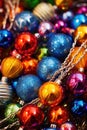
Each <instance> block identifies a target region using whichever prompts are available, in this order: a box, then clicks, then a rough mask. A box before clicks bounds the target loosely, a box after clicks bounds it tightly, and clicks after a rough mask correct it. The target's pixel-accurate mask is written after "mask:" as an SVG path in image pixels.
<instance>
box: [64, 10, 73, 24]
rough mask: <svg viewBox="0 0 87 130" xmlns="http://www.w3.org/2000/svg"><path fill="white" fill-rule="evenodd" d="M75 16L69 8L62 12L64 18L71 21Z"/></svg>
mask: <svg viewBox="0 0 87 130" xmlns="http://www.w3.org/2000/svg"><path fill="white" fill-rule="evenodd" d="M73 17H74V13H73V12H72V11H71V10H68V11H66V12H64V13H63V14H62V20H64V21H67V22H69V21H70V20H72V18H73Z"/></svg>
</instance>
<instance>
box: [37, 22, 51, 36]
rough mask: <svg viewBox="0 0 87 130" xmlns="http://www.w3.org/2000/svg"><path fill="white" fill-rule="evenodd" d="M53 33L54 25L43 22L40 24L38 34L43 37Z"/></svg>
mask: <svg viewBox="0 0 87 130" xmlns="http://www.w3.org/2000/svg"><path fill="white" fill-rule="evenodd" d="M52 31H53V24H52V23H51V22H48V21H43V22H41V23H40V25H39V29H38V32H39V34H40V35H41V36H43V35H45V34H47V33H49V32H52Z"/></svg>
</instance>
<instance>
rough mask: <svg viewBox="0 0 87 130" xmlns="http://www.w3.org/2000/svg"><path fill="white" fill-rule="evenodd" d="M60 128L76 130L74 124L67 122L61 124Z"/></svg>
mask: <svg viewBox="0 0 87 130" xmlns="http://www.w3.org/2000/svg"><path fill="white" fill-rule="evenodd" d="M60 130H76V127H75V126H74V125H73V124H71V123H69V122H66V123H64V124H62V125H61V127H60Z"/></svg>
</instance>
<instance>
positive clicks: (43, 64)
mask: <svg viewBox="0 0 87 130" xmlns="http://www.w3.org/2000/svg"><path fill="white" fill-rule="evenodd" d="M60 66H61V63H60V61H59V60H58V59H57V58H55V57H52V56H50V57H48V56H47V57H44V58H43V59H42V60H41V61H40V62H39V63H38V65H37V75H38V76H39V77H40V78H41V79H42V80H43V81H48V80H49V79H51V77H52V75H53V74H54V73H55V71H56V70H58V69H59V68H60Z"/></svg>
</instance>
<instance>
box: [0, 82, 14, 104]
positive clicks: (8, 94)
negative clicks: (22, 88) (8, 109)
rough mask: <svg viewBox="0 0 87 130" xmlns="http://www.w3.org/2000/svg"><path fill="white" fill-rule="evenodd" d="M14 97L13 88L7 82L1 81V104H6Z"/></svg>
mask: <svg viewBox="0 0 87 130" xmlns="http://www.w3.org/2000/svg"><path fill="white" fill-rule="evenodd" d="M11 99H12V88H11V86H10V85H8V84H7V83H6V82H0V106H1V105H6V104H7V103H8V102H9V101H11Z"/></svg>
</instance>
